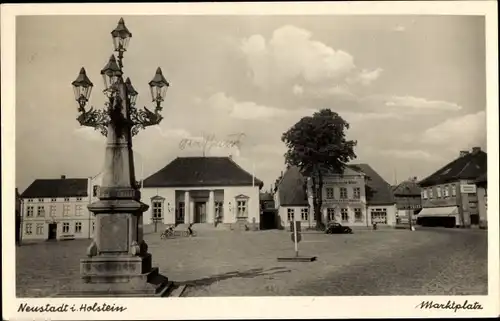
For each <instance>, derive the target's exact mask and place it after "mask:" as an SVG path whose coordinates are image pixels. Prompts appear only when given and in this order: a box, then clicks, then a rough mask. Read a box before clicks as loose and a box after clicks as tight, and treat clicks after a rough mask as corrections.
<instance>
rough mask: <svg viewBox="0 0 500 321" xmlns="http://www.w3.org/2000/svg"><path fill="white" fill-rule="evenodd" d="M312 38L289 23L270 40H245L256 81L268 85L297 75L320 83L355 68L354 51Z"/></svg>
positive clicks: (277, 83)
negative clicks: (352, 54) (341, 48)
mask: <svg viewBox="0 0 500 321" xmlns="http://www.w3.org/2000/svg"><path fill="white" fill-rule="evenodd" d="M311 37H312V35H311V33H310V32H309V31H307V30H304V29H300V28H297V27H294V26H291V25H287V26H283V27H281V28H278V29H276V30H275V31H274V32H273V35H272V37H271V39H270V40H269V41H266V39H265V38H264V37H263V36H262V35H252V36H250V37H249V38H247V39H243V41H242V43H241V47H240V49H241V50H242V52H243V53H244V55H245V57H246V59H247V62H248V64H249V66H250V69H251V75H252V78H253V81H254V83H255V84H256V85H257V86H260V87H264V88H265V87H267V86H269V85H280V84H283V83H286V82H287V81H290V80H293V79H297V78H300V79H303V80H305V81H306V82H310V83H318V82H322V81H325V80H332V79H339V78H344V77H345V76H347V75H348V74H349V73H350V72H351V71H352V70H353V69H355V65H354V58H353V57H352V56H351V55H350V54H348V53H347V52H345V51H342V50H335V49H333V48H331V47H329V46H327V45H326V44H324V43H322V42H319V41H314V40H312V39H311Z"/></svg>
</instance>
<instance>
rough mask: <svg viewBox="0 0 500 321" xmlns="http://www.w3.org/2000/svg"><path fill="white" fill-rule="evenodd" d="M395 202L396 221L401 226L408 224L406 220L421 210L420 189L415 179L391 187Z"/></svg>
mask: <svg viewBox="0 0 500 321" xmlns="http://www.w3.org/2000/svg"><path fill="white" fill-rule="evenodd" d="M392 192H393V194H394V199H395V201H396V209H397V213H396V215H397V219H398V221H399V223H401V224H409V221H408V219H409V218H410V217H412V218H414V215H415V214H418V213H419V212H420V210H421V209H422V197H421V193H422V191H421V189H420V186H418V184H417V182H416V177H415V178H413V179H408V180H406V181H403V182H401V183H399V184H398V185H395V186H392Z"/></svg>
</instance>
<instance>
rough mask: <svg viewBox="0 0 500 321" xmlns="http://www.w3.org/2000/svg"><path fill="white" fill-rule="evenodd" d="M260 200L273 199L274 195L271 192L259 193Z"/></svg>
mask: <svg viewBox="0 0 500 321" xmlns="http://www.w3.org/2000/svg"><path fill="white" fill-rule="evenodd" d="M260 200H261V201H274V197H273V195H272V194H271V193H267V192H266V193H260Z"/></svg>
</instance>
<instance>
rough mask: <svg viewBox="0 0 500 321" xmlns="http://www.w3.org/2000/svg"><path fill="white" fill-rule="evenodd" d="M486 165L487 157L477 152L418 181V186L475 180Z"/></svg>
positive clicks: (481, 152)
mask: <svg viewBox="0 0 500 321" xmlns="http://www.w3.org/2000/svg"><path fill="white" fill-rule="evenodd" d="M487 165H488V164H487V155H486V153H485V152H483V151H481V150H479V151H477V152H472V153H468V154H466V155H464V156H461V157H459V158H457V159H455V160H454V161H452V162H450V163H448V164H447V165H445V166H444V167H442V168H441V169H439V170H438V171H436V172H435V173H433V174H432V175H430V176H429V177H427V178H425V179H424V180H422V181H420V183H419V185H420V186H423V187H426V186H432V185H437V184H444V183H449V182H452V181H457V180H461V179H477V178H478V177H479V176H481V174H483V173H485V172H486V169H487Z"/></svg>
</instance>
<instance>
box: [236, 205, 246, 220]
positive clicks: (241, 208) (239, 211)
mask: <svg viewBox="0 0 500 321" xmlns="http://www.w3.org/2000/svg"><path fill="white" fill-rule="evenodd" d="M236 217H247V201H237V202H236Z"/></svg>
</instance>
